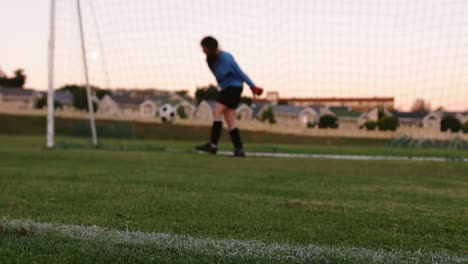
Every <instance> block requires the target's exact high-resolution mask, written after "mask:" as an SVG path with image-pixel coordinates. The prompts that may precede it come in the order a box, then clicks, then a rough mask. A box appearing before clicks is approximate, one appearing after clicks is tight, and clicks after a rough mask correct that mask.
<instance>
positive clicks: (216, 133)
mask: <svg viewBox="0 0 468 264" xmlns="http://www.w3.org/2000/svg"><path fill="white" fill-rule="evenodd" d="M226 109H227V108H226V106H225V105H223V104H221V103H219V102H218V103H216V105H215V106H214V108H213V124H212V126H211V135H210V142H208V143H206V144H204V145H200V146H197V147H196V149H197V150H200V151H206V152H210V153H213V154H215V153H216V152H217V151H218V142H219V138H220V137H221V131H222V130H223V114H224V112H225V111H226Z"/></svg>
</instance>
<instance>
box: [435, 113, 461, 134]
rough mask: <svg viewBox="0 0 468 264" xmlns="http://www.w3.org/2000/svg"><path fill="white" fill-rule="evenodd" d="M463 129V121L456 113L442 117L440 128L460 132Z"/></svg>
mask: <svg viewBox="0 0 468 264" xmlns="http://www.w3.org/2000/svg"><path fill="white" fill-rule="evenodd" d="M461 129H462V123H461V122H460V120H458V118H456V117H455V116H454V115H446V116H444V117H443V118H442V122H441V124H440V130H442V131H444V132H445V131H448V130H450V131H452V132H458V131H460V130H461Z"/></svg>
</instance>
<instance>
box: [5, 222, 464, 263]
mask: <svg viewBox="0 0 468 264" xmlns="http://www.w3.org/2000/svg"><path fill="white" fill-rule="evenodd" d="M0 223H1V224H2V225H3V226H4V227H5V228H6V230H18V229H19V228H26V229H30V230H32V231H33V232H34V235H41V234H53V235H58V236H61V237H66V238H73V239H79V240H93V241H97V242H105V243H119V244H122V243H123V244H127V245H151V246H152V247H156V248H158V249H167V250H177V251H180V252H185V253H189V254H190V253H194V254H202V255H207V256H217V257H226V258H233V257H237V258H245V259H266V260H268V261H269V262H275V261H287V262H298V263H314V262H316V261H319V260H320V262H323V263H325V262H327V263H328V261H327V260H330V259H331V260H332V262H333V261H336V260H342V261H345V260H347V261H351V262H373V263H375V262H377V263H466V262H468V256H452V255H448V254H438V253H431V252H423V251H414V252H410V251H400V250H393V251H387V250H376V249H366V248H351V247H335V246H323V245H307V246H298V245H288V244H277V243H263V242H260V241H255V240H250V241H249V240H222V239H219V240H218V239H210V238H197V237H191V236H188V235H172V234H165V233H144V232H139V231H136V232H128V231H118V230H112V229H104V228H100V227H97V226H79V225H64V224H53V223H37V222H33V221H30V220H18V219H17V220H15V219H2V220H0ZM324 261H325V262H324Z"/></svg>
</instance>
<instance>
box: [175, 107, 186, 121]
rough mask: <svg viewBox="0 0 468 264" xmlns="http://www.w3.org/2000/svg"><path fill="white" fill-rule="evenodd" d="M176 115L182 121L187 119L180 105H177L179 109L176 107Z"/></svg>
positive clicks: (183, 108)
mask: <svg viewBox="0 0 468 264" xmlns="http://www.w3.org/2000/svg"><path fill="white" fill-rule="evenodd" d="M177 115H178V116H179V117H180V118H182V119H187V118H188V115H187V113H186V112H185V107H183V106H182V105H179V107H177Z"/></svg>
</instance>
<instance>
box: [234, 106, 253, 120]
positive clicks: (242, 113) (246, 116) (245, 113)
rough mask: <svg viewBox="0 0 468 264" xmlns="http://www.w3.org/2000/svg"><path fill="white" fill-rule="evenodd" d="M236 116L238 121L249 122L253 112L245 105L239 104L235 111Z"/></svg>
mask: <svg viewBox="0 0 468 264" xmlns="http://www.w3.org/2000/svg"><path fill="white" fill-rule="evenodd" d="M236 116H237V119H239V120H251V119H253V118H254V110H253V109H252V108H251V107H250V106H249V105H247V104H241V105H239V107H237V109H236Z"/></svg>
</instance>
